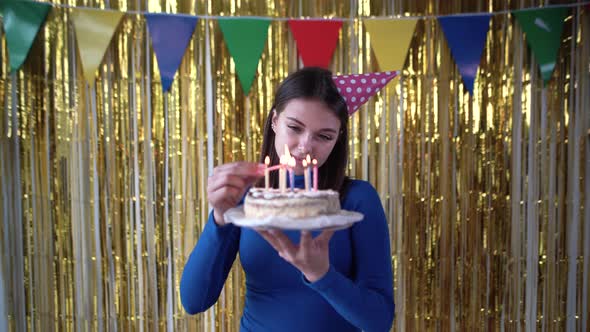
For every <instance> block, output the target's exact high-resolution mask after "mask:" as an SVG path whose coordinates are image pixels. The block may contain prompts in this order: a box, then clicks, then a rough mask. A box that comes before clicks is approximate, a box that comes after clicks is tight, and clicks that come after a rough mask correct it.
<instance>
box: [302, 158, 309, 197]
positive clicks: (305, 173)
mask: <svg viewBox="0 0 590 332" xmlns="http://www.w3.org/2000/svg"><path fill="white" fill-rule="evenodd" d="M308 171H309V167H307V160H305V159H303V182H305V190H306V191H309V172H308Z"/></svg>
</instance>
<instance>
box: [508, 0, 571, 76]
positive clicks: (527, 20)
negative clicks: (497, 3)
mask: <svg viewBox="0 0 590 332" xmlns="http://www.w3.org/2000/svg"><path fill="white" fill-rule="evenodd" d="M512 13H513V14H514V16H515V17H516V19H517V20H518V23H519V24H520V26H521V27H522V30H523V31H524V33H525V35H526V39H527V42H528V44H529V46H530V48H531V50H532V51H533V54H534V56H535V59H536V60H537V62H538V63H539V68H540V69H541V76H542V77H543V86H545V85H547V82H548V81H549V79H550V78H551V75H552V74H553V69H555V60H556V58H557V51H558V50H559V46H560V43H561V32H562V31H563V20H564V19H565V16H566V15H567V8H566V7H555V8H544V9H543V8H542V9H535V10H517V11H514V12H512Z"/></svg>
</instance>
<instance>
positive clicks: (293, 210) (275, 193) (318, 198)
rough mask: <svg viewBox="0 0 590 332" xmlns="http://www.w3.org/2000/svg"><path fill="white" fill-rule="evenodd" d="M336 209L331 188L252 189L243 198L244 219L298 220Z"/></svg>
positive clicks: (334, 212)
mask: <svg viewBox="0 0 590 332" xmlns="http://www.w3.org/2000/svg"><path fill="white" fill-rule="evenodd" d="M339 212H340V198H339V195H338V192H337V191H334V190H303V189H295V190H288V191H285V190H283V191H281V190H280V189H264V188H251V189H250V190H249V191H248V194H247V195H246V198H245V200H244V213H245V215H246V218H252V219H261V218H266V217H270V216H280V217H289V218H298V219H301V218H310V217H316V216H320V215H330V214H337V213H339Z"/></svg>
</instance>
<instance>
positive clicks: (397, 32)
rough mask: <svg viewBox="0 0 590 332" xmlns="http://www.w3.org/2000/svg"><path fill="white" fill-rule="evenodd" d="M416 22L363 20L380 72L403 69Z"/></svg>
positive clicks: (414, 20)
mask: <svg viewBox="0 0 590 332" xmlns="http://www.w3.org/2000/svg"><path fill="white" fill-rule="evenodd" d="M417 21H418V20H417V19H392V20H378V19H366V20H364V22H365V27H366V28H367V32H369V36H370V38H371V45H372V46H373V51H374V52H375V56H376V57H377V62H378V63H379V69H381V71H388V70H389V71H391V70H401V69H402V68H403V66H404V62H405V61H406V56H407V54H408V48H409V47H410V41H411V40H412V36H413V35H414V28H415V27H416V22H417Z"/></svg>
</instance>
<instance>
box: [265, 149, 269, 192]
mask: <svg viewBox="0 0 590 332" xmlns="http://www.w3.org/2000/svg"><path fill="white" fill-rule="evenodd" d="M269 164H270V158H269V157H268V156H266V158H264V165H266V167H264V190H268V187H270V180H269V176H268V173H269V171H268V165H269Z"/></svg>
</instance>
